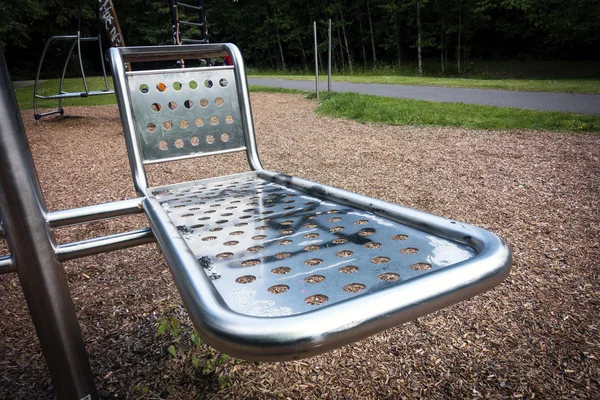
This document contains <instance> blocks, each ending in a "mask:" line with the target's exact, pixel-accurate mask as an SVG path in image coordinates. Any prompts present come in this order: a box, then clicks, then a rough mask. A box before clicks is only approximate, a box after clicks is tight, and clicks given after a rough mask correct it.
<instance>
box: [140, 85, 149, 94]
mask: <svg viewBox="0 0 600 400" xmlns="http://www.w3.org/2000/svg"><path fill="white" fill-rule="evenodd" d="M139 89H140V92H142V93H148V92H149V91H150V88H149V87H148V85H146V84H145V83H144V84H141V85H140V87H139Z"/></svg>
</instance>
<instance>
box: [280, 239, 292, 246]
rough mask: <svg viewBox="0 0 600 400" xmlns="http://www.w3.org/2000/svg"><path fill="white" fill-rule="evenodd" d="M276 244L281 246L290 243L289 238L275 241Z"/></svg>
mask: <svg viewBox="0 0 600 400" xmlns="http://www.w3.org/2000/svg"><path fill="white" fill-rule="evenodd" d="M277 244H279V245H281V246H287V245H288V244H292V241H291V240H280V241H278V242H277Z"/></svg>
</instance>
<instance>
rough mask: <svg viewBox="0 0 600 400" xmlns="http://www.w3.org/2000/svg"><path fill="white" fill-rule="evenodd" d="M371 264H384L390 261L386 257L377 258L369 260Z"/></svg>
mask: <svg viewBox="0 0 600 400" xmlns="http://www.w3.org/2000/svg"><path fill="white" fill-rule="evenodd" d="M371 262H372V263H373V264H385V263H388V262H390V259H389V258H388V257H383V256H378V257H373V258H371Z"/></svg>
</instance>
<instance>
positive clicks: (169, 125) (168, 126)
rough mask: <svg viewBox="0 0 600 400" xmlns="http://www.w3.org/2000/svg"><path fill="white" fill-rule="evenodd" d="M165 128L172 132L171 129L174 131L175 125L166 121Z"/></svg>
mask: <svg viewBox="0 0 600 400" xmlns="http://www.w3.org/2000/svg"><path fill="white" fill-rule="evenodd" d="M163 128H165V129H166V130H168V131H170V130H171V129H173V123H172V122H171V121H165V122H164V123H163Z"/></svg>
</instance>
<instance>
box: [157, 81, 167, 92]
mask: <svg viewBox="0 0 600 400" xmlns="http://www.w3.org/2000/svg"><path fill="white" fill-rule="evenodd" d="M156 90H158V91H159V92H161V93H163V92H164V91H165V90H167V85H165V84H164V83H162V82H158V83H157V84H156Z"/></svg>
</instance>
